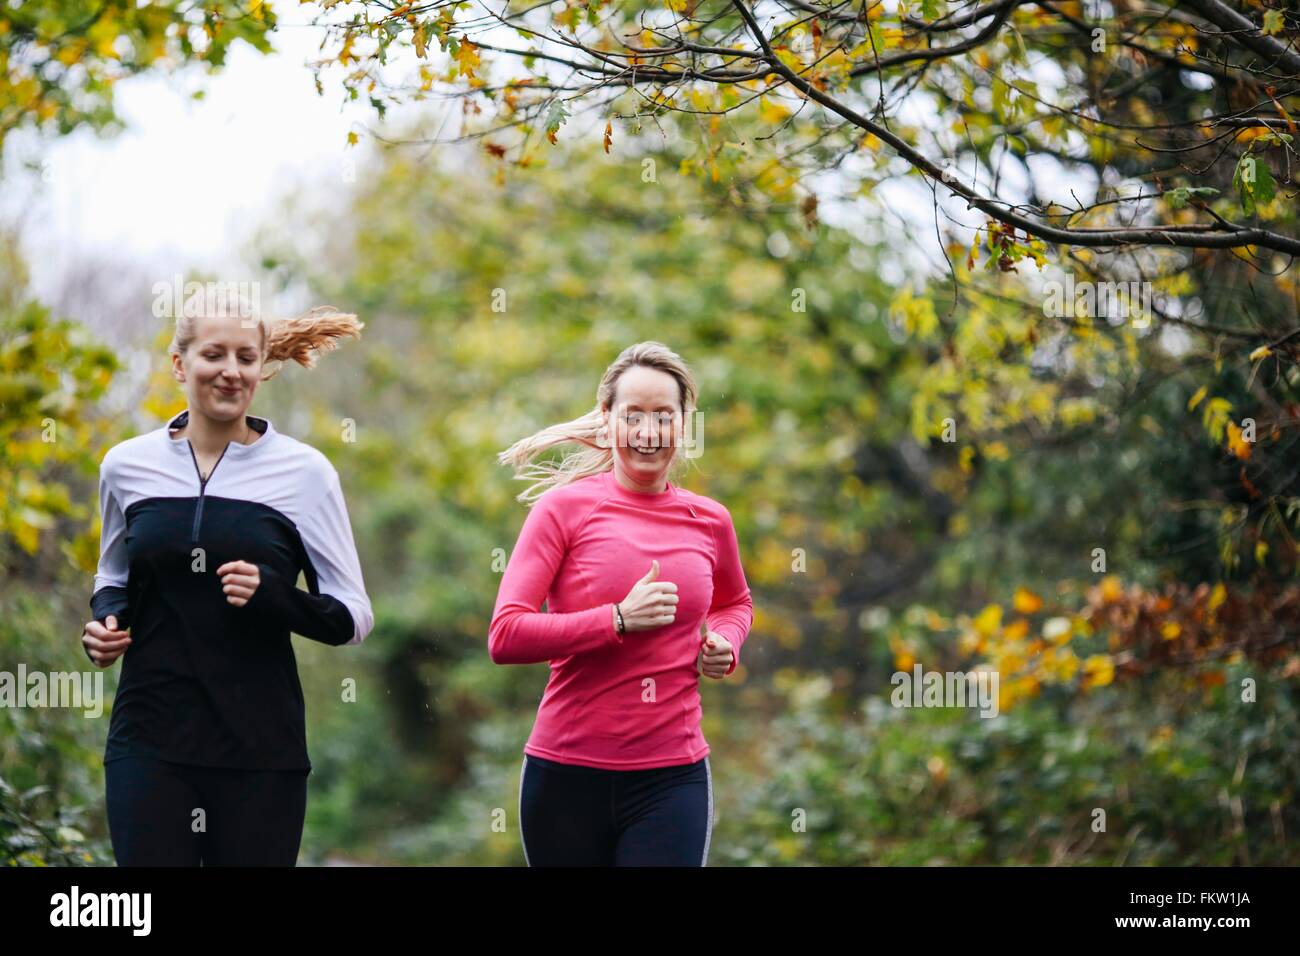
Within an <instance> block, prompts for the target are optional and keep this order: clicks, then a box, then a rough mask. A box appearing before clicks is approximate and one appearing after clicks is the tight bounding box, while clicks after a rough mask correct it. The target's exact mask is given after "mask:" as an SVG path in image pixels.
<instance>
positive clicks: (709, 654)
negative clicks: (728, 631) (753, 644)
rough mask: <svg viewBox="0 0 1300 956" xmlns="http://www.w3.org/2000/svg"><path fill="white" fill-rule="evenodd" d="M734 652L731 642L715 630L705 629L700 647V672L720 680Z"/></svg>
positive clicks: (724, 674)
mask: <svg viewBox="0 0 1300 956" xmlns="http://www.w3.org/2000/svg"><path fill="white" fill-rule="evenodd" d="M734 657H735V654H734V653H733V652H732V650H731V642H730V641H728V640H727V639H726V638H725V637H723V636H722V635H721V634H719V633H718V632H717V631H706V632H705V635H704V641H703V643H702V645H701V647H700V673H702V674H703V675H704V676H705V677H712V678H713V679H714V680H722V678H724V677H726V676H727V671H728V670H729V669H730V668H731V662H732V660H733V659H734Z"/></svg>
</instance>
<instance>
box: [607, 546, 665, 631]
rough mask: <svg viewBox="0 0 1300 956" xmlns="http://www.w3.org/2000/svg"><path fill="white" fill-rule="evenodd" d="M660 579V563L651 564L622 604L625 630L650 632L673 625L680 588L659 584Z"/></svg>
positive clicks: (653, 562)
mask: <svg viewBox="0 0 1300 956" xmlns="http://www.w3.org/2000/svg"><path fill="white" fill-rule="evenodd" d="M658 577H659V562H658V561H651V562H650V570H649V571H647V572H646V575H645V577H643V578H642V579H641V580H640V581H638V582H637V583H636V584H634V585H632V590H630V591H628V592H627V597H625V598H623V600H622V601H620V602H619V605H618V609H619V610H620V611H622V612H623V628H624V630H627V631H648V630H650V628H652V627H663V626H664V625H665V624H671V623H672V622H673V619H674V618H676V617H677V585H675V584H673V583H672V582H670V581H658V580H656V578H658Z"/></svg>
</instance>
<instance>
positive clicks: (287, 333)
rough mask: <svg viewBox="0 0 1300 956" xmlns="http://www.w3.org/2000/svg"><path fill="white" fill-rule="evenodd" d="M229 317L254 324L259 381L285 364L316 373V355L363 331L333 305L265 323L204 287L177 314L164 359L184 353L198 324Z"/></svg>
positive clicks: (232, 298)
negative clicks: (259, 354)
mask: <svg viewBox="0 0 1300 956" xmlns="http://www.w3.org/2000/svg"><path fill="white" fill-rule="evenodd" d="M233 316H237V317H239V318H241V319H252V320H255V321H256V322H257V326H258V328H259V329H260V330H261V335H262V362H263V365H264V366H265V367H264V368H263V370H262V376H261V380H262V381H263V382H265V381H266V380H267V379H271V378H274V377H275V376H276V375H277V374H278V373H279V371H280V369H281V367H282V366H283V363H284V362H285V361H287V360H289V359H292V360H293V361H295V362H297V363H298V364H299V365H301V366H303V367H304V368H315V367H316V357H317V353H318V352H332V351H333V350H334V349H336V348H338V340H339V339H341V338H343V337H344V336H351V337H352V338H356V339H359V338H361V330H362V329H363V328H365V323H364V322H358V321H357V317H356V316H355V315H353V314H352V313H350V312H340V311H339V310H338V309H336V308H334V306H332V305H318V306H315V307H314V308H311V309H308V310H307V311H306V312H304V313H302V314H301V315H298V316H294V317H293V318H291V319H268V318H266V317H265V316H263V315H262V313H261V310H259V309H257V308H256V307H255V306H254V305H253V303H251V302H250V301H249V300H248V298H247V297H246V296H244V295H243V294H242V293H235V292H230V293H226V292H225V291H224V290H218V289H214V288H213V286H212V284H207V285H206V286H205V287H204V288H202V289H200V290H199V291H197V292H194V293H193V294H192V295H190V296H189V297H188V298H187V299H186V300H185V304H184V306H183V307H182V308H181V310H180V312H179V313H178V314H177V316H176V330H175V332H174V333H173V334H172V341H171V344H170V345H169V346H168V348H167V351H168V354H171V355H184V354H185V351H186V350H187V349H188V348H189V347H190V346H191V345H192V344H193V343H194V339H195V337H196V335H197V334H198V325H197V320H198V319H200V318H226V317H233Z"/></svg>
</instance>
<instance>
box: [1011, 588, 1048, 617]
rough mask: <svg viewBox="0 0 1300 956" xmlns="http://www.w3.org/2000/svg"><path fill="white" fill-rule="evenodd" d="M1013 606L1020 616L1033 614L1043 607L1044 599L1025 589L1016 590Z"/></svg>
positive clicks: (1012, 601)
mask: <svg viewBox="0 0 1300 956" xmlns="http://www.w3.org/2000/svg"><path fill="white" fill-rule="evenodd" d="M1011 606H1012V607H1014V608H1015V609H1016V611H1017V612H1018V613H1020V614H1033V613H1035V612H1036V611H1039V610H1041V609H1042V607H1043V599H1042V598H1040V597H1039V596H1038V595H1037V594H1035V593H1034V592H1033V591H1031V590H1029V589H1028V588H1025V587H1019V588H1016V593H1015V596H1014V597H1013V598H1012V599H1011Z"/></svg>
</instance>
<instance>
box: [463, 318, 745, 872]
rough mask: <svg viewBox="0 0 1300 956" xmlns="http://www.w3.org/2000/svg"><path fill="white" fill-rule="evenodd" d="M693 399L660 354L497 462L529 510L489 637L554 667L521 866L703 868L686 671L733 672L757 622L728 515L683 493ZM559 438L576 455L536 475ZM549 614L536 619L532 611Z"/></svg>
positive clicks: (527, 770) (629, 356) (608, 382)
mask: <svg viewBox="0 0 1300 956" xmlns="http://www.w3.org/2000/svg"><path fill="white" fill-rule="evenodd" d="M695 402H696V388H695V380H694V378H693V376H692V375H691V372H690V370H689V369H688V368H687V367H686V364H685V363H684V362H683V361H682V360H681V358H680V357H679V356H678V355H677V354H676V353H674V352H673V351H672V350H671V349H669V348H668V347H667V346H664V345H661V344H660V343H658V342H642V343H640V344H638V345H633V346H631V347H630V348H627V349H625V350H624V351H623V353H622V354H621V355H619V357H618V359H617V360H615V362H614V363H613V364H612V365H610V366H609V368H608V369H606V370H605V375H604V377H603V378H602V379H601V382H600V387H599V388H598V389H597V391H596V407H595V408H594V409H593V410H592V411H591V412H589V413H588V414H587V415H585V416H583V417H582V418H580V419H577V420H576V421H573V422H569V423H567V424H564V425H556V426H553V427H551V428H547V429H544V430H542V431H540V432H538V433H537V434H536V435H533V436H531V437H530V438H525V439H523V440H522V441H519V442H517V443H516V444H515V445H513V446H512V447H511V448H509V449H508V450H506V451H505V452H502V454H501V456H500V460H501V461H502V463H503V464H509V465H512V466H514V468H515V470H516V475H517V477H522V478H525V479H536V483H535V484H533V485H532V486H531V487H530V488H529V489H528V490H527V491H525V492H524V493H523V494H521V495H520V496H519V498H520V500H521V501H525V502H528V503H529V504H530V505H532V510H531V511H530V512H529V514H528V517H527V519H526V520H525V522H524V526H523V529H522V530H521V531H520V532H519V540H518V542H517V543H516V545H515V549H514V551H513V553H512V554H511V556H510V562H509V564H508V566H507V567H506V571H505V575H504V576H503V578H502V580H501V590H500V592H499V593H498V595H497V602H496V609H495V611H494V612H493V615H492V625H491V628H490V630H489V634H488V650H489V653H490V654H491V657H492V660H493V661H494V662H495V663H497V664H535V663H540V662H541V661H549V662H550V665H551V677H550V680H549V682H548V683H547V685H546V691H545V693H544V694H543V695H542V702H541V706H540V707H539V708H538V711H537V721H536V723H535V724H534V725H533V732H532V734H531V735H530V736H529V738H528V742H527V744H526V745H525V746H524V761H523V768H522V770H521V773H520V784H519V790H520V794H519V803H520V809H519V813H520V826H521V829H522V838H523V846H524V858H525V860H526V861H527V862H528V863H529V865H532V866H554V865H570V866H609V865H617V866H644V865H669V866H703V865H704V864H705V862H706V861H707V859H708V852H709V837H710V834H711V833H712V824H713V789H712V774H711V770H710V767H709V760H708V754H709V745H708V743H707V742H706V741H705V739H704V736H703V734H701V733H700V693H699V675H700V674H701V673H702V674H703V675H704V676H706V677H711V678H713V679H715V680H721V679H722V678H724V677H726V676H728V675H729V674H731V673H733V672H734V671H735V669H736V665H737V664H738V663H739V659H740V648H741V645H742V644H743V643H744V641H745V637H746V636H747V635H748V633H749V627H750V624H751V622H752V621H753V607H752V604H751V602H750V595H749V587H748V585H747V584H746V583H745V574H744V571H743V570H742V568H741V565H740V554H739V549H738V547H737V544H736V532H735V528H734V527H733V525H732V523H731V515H730V514H729V513H728V511H727V509H726V508H725V507H723V506H722V505H721V504H719V503H718V502H716V501H714V500H712V499H711V498H706V497H704V496H703V495H697V494H694V493H693V492H690V491H687V490H685V489H683V488H678V487H677V486H676V485H674V484H672V483H671V482H670V481H669V480H668V475H669V472H670V470H671V469H672V468H673V467H674V466H681V465H682V464H684V462H685V456H684V454H683V453H682V452H683V435H684V434H685V427H684V426H685V424H686V422H687V420H688V419H690V418H691V417H692V415H693V414H694V413H695ZM566 442H578V443H581V444H582V445H584V446H586V448H585V449H583V450H580V451H577V452H574V453H572V454H570V455H568V456H567V457H565V458H564V459H563V460H562V461H560V462H558V463H557V462H552V461H540V462H539V461H534V459H535V458H536V456H537V455H538V454H540V453H541V452H543V451H545V450H546V449H549V448H551V447H553V446H555V445H559V444H563V443H566ZM543 600H545V602H546V606H547V612H548V613H541V612H540V607H541V604H542V601H543Z"/></svg>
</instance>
